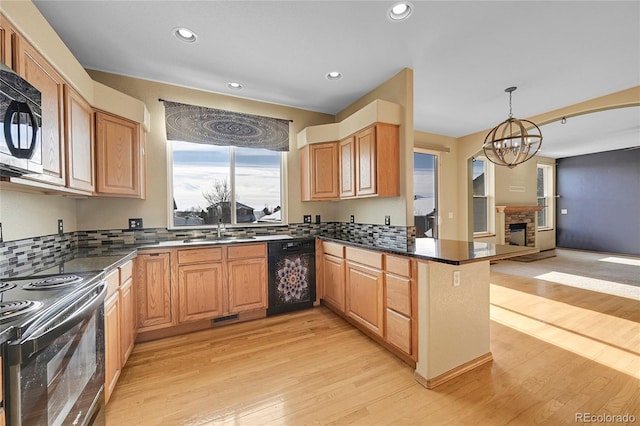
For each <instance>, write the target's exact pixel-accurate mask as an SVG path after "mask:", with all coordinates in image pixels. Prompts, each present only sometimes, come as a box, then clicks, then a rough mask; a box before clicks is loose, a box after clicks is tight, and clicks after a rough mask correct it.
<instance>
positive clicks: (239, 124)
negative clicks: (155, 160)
mask: <svg viewBox="0 0 640 426" xmlns="http://www.w3.org/2000/svg"><path fill="white" fill-rule="evenodd" d="M160 100H161V101H162V102H164V110H165V123H166V127H167V140H170V141H184V142H195V143H204V144H209V145H223V146H238V147H244V148H264V149H270V150H272V151H289V122H290V120H283V119H279V118H269V117H261V116H259V115H250V114H241V113H238V112H231V111H225V110H222V109H215V108H206V107H202V106H197V105H187V104H181V103H178V102H170V101H165V100H162V99H160Z"/></svg>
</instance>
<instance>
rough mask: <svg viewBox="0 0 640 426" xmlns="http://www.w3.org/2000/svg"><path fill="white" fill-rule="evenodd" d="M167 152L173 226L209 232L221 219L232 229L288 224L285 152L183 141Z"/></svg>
mask: <svg viewBox="0 0 640 426" xmlns="http://www.w3.org/2000/svg"><path fill="white" fill-rule="evenodd" d="M169 151H170V152H169V158H170V160H169V168H170V170H169V178H170V184H169V187H170V191H171V195H172V197H171V198H170V200H172V203H171V204H172V205H171V206H170V209H171V211H172V214H171V215H170V216H171V227H173V228H177V227H180V228H183V227H189V228H194V227H201V228H207V227H212V226H216V225H217V224H218V219H219V218H220V217H221V218H222V223H223V224H227V225H230V226H235V225H238V226H259V225H273V224H284V223H286V222H285V218H284V217H283V209H284V211H286V209H285V206H284V200H283V196H282V194H283V191H282V187H283V168H284V166H283V165H284V163H285V155H286V153H282V152H276V151H271V150H268V149H256V148H242V147H233V146H217V145H206V144H200V143H191V142H182V141H169ZM218 207H220V208H219V209H218ZM232 207H233V208H232Z"/></svg>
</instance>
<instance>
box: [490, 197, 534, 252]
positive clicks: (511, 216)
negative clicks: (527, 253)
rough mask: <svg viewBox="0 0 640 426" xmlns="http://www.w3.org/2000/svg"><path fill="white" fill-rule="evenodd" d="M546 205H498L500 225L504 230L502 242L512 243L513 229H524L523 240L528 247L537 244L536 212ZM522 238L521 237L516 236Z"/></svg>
mask: <svg viewBox="0 0 640 426" xmlns="http://www.w3.org/2000/svg"><path fill="white" fill-rule="evenodd" d="M544 207H545V206H496V211H497V212H498V221H497V223H498V225H499V226H501V230H502V232H503V238H502V244H512V243H513V241H515V240H514V239H513V238H512V237H511V232H512V230H513V229H524V235H523V237H524V238H523V240H524V243H525V244H526V246H527V247H535V246H536V213H537V212H539V211H540V210H542V209H543V208H544ZM514 237H515V236H514ZM516 240H520V237H518V238H516Z"/></svg>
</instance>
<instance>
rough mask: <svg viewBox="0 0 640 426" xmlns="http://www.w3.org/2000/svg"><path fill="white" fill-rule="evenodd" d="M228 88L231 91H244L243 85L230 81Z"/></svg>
mask: <svg viewBox="0 0 640 426" xmlns="http://www.w3.org/2000/svg"><path fill="white" fill-rule="evenodd" d="M227 87H228V88H229V89H231V90H240V89H242V84H240V83H236V82H235V81H230V82H228V83H227Z"/></svg>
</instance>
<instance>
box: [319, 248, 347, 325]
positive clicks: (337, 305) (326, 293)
mask: <svg viewBox="0 0 640 426" xmlns="http://www.w3.org/2000/svg"><path fill="white" fill-rule="evenodd" d="M322 252H323V255H322V280H323V283H322V286H321V288H322V295H321V299H322V300H323V301H324V302H325V303H327V304H329V305H331V307H332V308H333V309H334V310H338V311H340V312H342V313H344V312H345V297H346V295H345V275H344V274H345V260H344V246H343V245H341V244H336V243H332V242H329V241H323V242H322Z"/></svg>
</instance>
